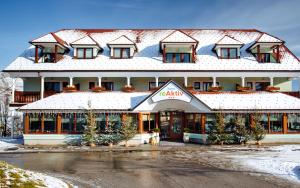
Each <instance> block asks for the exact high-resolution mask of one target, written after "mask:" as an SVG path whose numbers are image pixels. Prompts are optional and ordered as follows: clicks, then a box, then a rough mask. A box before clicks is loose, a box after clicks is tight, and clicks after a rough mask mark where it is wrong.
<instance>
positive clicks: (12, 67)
mask: <svg viewBox="0 0 300 188" xmlns="http://www.w3.org/2000/svg"><path fill="white" fill-rule="evenodd" d="M29 43H30V47H29V48H28V49H26V50H25V51H24V52H23V53H22V54H21V55H20V56H18V57H17V58H16V59H15V60H14V61H13V62H12V63H11V64H9V65H8V66H7V67H6V68H5V70H4V72H7V73H9V74H10V76H11V77H12V78H14V79H15V78H21V79H23V82H24V88H23V91H15V90H13V94H12V101H11V104H10V106H11V107H14V108H17V109H18V110H19V111H20V112H22V113H23V114H24V115H23V122H24V142H25V144H62V143H66V142H68V141H69V140H73V139H78V138H79V137H80V134H82V132H83V129H84V127H83V126H84V125H85V124H86V119H85V115H84V113H85V112H86V109H87V108H88V104H90V105H91V108H92V109H93V110H94V112H95V113H96V115H97V125H98V128H99V130H103V129H105V127H107V126H109V125H110V124H111V123H114V124H115V125H121V122H122V121H124V119H125V118H129V119H130V121H132V122H137V129H138V135H137V136H136V137H135V138H134V139H135V140H136V141H138V142H139V143H144V142H147V141H148V140H149V137H151V133H150V132H151V130H153V129H154V128H159V129H160V138H161V139H162V140H182V137H183V129H184V128H185V127H188V128H189V129H190V130H191V133H190V139H191V141H195V142H200V143H205V141H206V140H205V139H206V135H207V132H208V128H209V126H210V125H212V124H214V122H215V113H217V112H220V111H221V112H223V113H224V114H225V119H226V121H227V122H228V121H230V119H231V118H233V117H234V115H236V114H242V115H243V117H244V118H245V121H246V124H247V125H249V126H251V123H252V122H251V121H252V115H253V113H255V112H260V113H262V115H261V123H262V124H263V125H264V127H265V129H266V130H267V132H268V134H267V136H266V138H265V140H264V141H265V142H274V141H276V142H300V134H299V133H300V100H299V91H293V82H295V80H296V79H297V80H298V79H299V77H300V63H299V59H298V58H297V57H296V56H295V55H294V54H293V53H292V52H291V51H290V50H289V49H288V48H287V46H286V45H285V42H284V41H283V40H281V39H279V38H277V37H274V36H272V35H270V34H267V33H265V32H262V31H258V30H255V29H125V30H117V29H62V30H59V31H56V32H51V33H47V34H45V35H43V36H40V37H38V38H36V39H33V40H31V41H30V42H29ZM228 131H230V130H228Z"/></svg>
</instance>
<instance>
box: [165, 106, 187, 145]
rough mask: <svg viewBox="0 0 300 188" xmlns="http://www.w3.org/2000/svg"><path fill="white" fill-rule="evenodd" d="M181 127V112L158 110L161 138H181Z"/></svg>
mask: <svg viewBox="0 0 300 188" xmlns="http://www.w3.org/2000/svg"><path fill="white" fill-rule="evenodd" d="M182 127H183V113H182V112H176V111H173V112H160V133H161V139H162V140H179V139H182Z"/></svg>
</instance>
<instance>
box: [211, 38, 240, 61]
mask: <svg viewBox="0 0 300 188" xmlns="http://www.w3.org/2000/svg"><path fill="white" fill-rule="evenodd" d="M243 45H244V44H243V43H242V42H240V41H238V40H236V39H234V38H233V37H230V36H228V35H225V36H224V37H223V38H221V39H220V40H219V41H218V42H217V43H216V44H215V46H214V48H213V50H214V51H215V52H216V54H217V56H218V58H220V59H238V58H240V49H241V48H242V46H243Z"/></svg>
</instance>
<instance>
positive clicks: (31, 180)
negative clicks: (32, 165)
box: [0, 161, 71, 188]
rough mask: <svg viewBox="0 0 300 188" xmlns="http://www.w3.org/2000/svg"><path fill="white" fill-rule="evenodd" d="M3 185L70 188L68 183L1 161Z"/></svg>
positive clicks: (0, 182) (0, 183)
mask: <svg viewBox="0 0 300 188" xmlns="http://www.w3.org/2000/svg"><path fill="white" fill-rule="evenodd" d="M0 172H1V174H2V175H1V180H0V187H1V185H4V186H12V187H23V186H25V185H26V186H27V187H28V186H29V185H30V186H29V187H49V188H69V187H71V186H70V185H68V184H67V183H65V182H63V181H62V180H59V179H57V178H54V177H51V176H47V175H45V174H42V173H37V172H32V171H28V170H23V169H20V168H16V167H14V166H12V165H9V164H7V163H5V162H1V161H0ZM26 186H25V187H26Z"/></svg>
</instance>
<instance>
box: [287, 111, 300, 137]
mask: <svg viewBox="0 0 300 188" xmlns="http://www.w3.org/2000/svg"><path fill="white" fill-rule="evenodd" d="M288 132H298V133H299V132H300V114H289V115H288Z"/></svg>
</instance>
